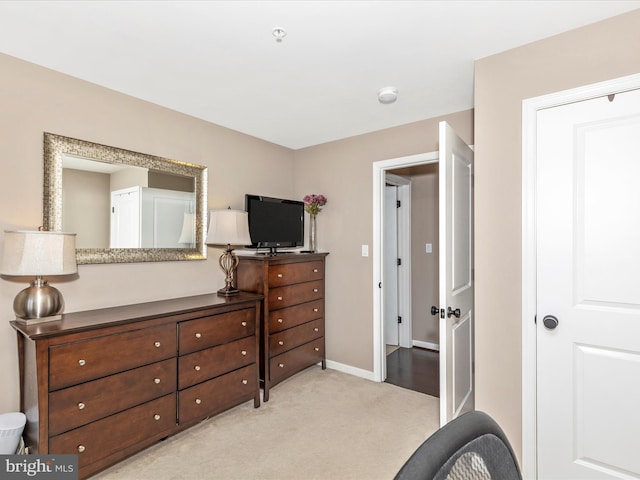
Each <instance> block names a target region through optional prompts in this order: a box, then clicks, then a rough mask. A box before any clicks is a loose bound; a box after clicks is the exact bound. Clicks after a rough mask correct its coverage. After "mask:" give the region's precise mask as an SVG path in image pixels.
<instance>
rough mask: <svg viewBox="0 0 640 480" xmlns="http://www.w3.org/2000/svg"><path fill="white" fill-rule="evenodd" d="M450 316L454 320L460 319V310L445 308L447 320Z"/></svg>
mask: <svg viewBox="0 0 640 480" xmlns="http://www.w3.org/2000/svg"><path fill="white" fill-rule="evenodd" d="M451 315H453V316H454V317H456V318H460V309H459V308H456V309H455V310H452V309H451V307H447V318H451Z"/></svg>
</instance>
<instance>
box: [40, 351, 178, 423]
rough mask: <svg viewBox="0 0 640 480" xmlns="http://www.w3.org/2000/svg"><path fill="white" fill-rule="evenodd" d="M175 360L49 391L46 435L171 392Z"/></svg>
mask: <svg viewBox="0 0 640 480" xmlns="http://www.w3.org/2000/svg"><path fill="white" fill-rule="evenodd" d="M176 363H177V360H176V359H175V358H170V359H168V360H163V361H161V362H158V363H152V364H151V365H146V366H144V367H138V368H135V369H133V370H128V371H126V372H122V373H117V374H115V375H111V376H108V377H104V378H101V379H99V380H94V381H92V382H86V383H81V384H80V385H76V386H73V387H69V388H64V389H62V390H58V391H56V392H53V393H51V394H49V435H57V434H59V433H63V432H66V431H68V430H72V429H74V428H76V427H79V426H81V425H85V424H87V423H90V422H93V421H95V420H98V419H100V418H103V417H106V416H109V415H111V414H113V413H117V412H120V411H122V410H126V409H127V408H129V407H133V406H135V405H139V404H141V403H144V402H147V401H149V400H153V399H154V398H158V397H161V396H163V395H166V394H168V393H170V392H173V391H174V390H175V387H176V372H177V367H176ZM122 392H126V395H123V393H122Z"/></svg>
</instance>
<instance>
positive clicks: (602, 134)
mask: <svg viewBox="0 0 640 480" xmlns="http://www.w3.org/2000/svg"><path fill="white" fill-rule="evenodd" d="M537 132H538V142H537V173H536V178H537V192H536V199H537V200H536V204H537V219H536V221H537V305H536V308H537V324H536V330H537V452H538V453H537V455H538V478H540V479H549V478H553V479H584V480H586V479H592V478H598V479H602V478H640V415H639V414H638V411H637V408H638V405H640V283H639V282H638V272H640V213H639V212H640V153H639V152H640V91H638V90H636V91H632V92H626V93H619V94H617V95H615V97H614V98H613V99H612V101H610V99H609V98H607V96H604V97H600V98H596V99H592V100H587V101H582V102H577V103H573V104H569V105H564V106H560V107H556V108H549V109H546V110H540V111H539V112H538V116H537Z"/></svg>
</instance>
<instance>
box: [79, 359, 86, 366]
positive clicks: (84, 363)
mask: <svg viewBox="0 0 640 480" xmlns="http://www.w3.org/2000/svg"><path fill="white" fill-rule="evenodd" d="M86 363H87V362H85V361H84V360H78V365H80V366H81V367H84V366H85V365H86Z"/></svg>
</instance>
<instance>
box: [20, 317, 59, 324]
mask: <svg viewBox="0 0 640 480" xmlns="http://www.w3.org/2000/svg"><path fill="white" fill-rule="evenodd" d="M56 320H62V315H51V316H50V317H40V318H16V320H15V321H16V323H20V324H22V325H37V324H39V323H46V322H55V321H56Z"/></svg>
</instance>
